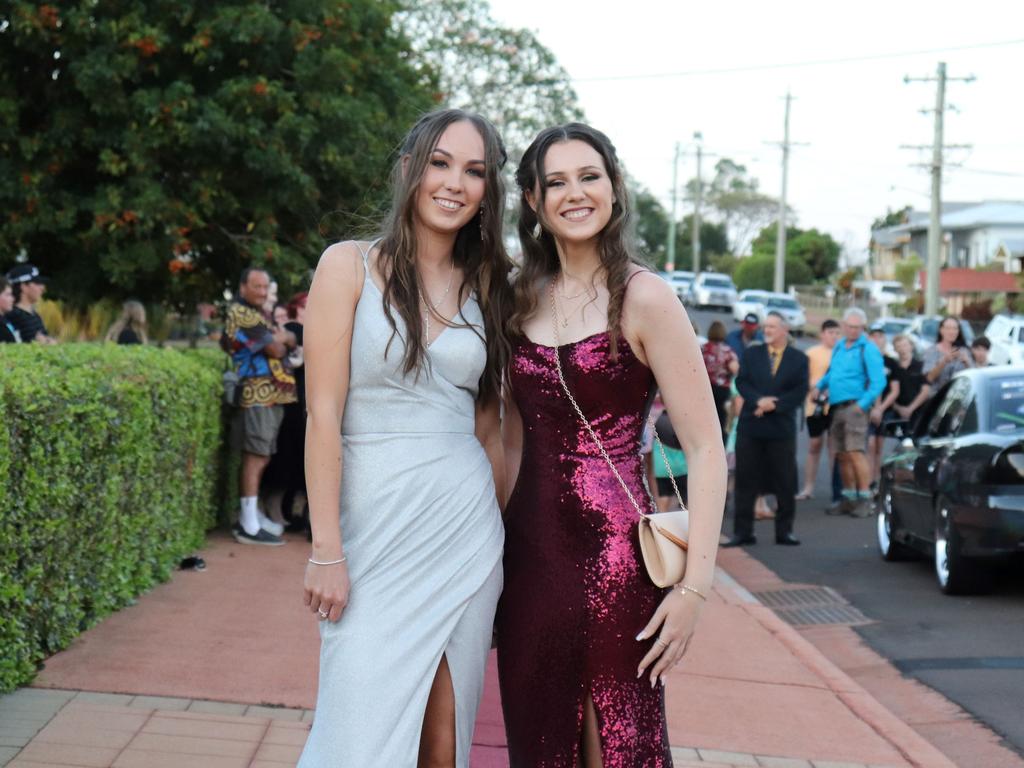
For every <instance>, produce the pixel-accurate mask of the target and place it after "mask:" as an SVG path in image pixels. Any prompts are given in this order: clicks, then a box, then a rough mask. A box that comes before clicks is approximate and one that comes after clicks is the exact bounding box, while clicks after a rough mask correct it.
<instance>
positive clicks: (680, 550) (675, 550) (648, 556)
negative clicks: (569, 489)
mask: <svg viewBox="0 0 1024 768" xmlns="http://www.w3.org/2000/svg"><path fill="white" fill-rule="evenodd" d="M551 285H552V289H551V313H552V319H553V320H554V329H555V368H556V370H557V371H558V381H559V383H560V384H561V385H562V391H563V392H565V396H566V397H567V398H569V402H570V403H572V407H573V408H575V409H576V415H577V416H579V419H580V423H581V424H583V426H584V427H585V428H586V430H587V432H588V433H589V434H590V437H591V439H592V440H593V441H594V444H595V445H597V448H598V450H599V451H600V452H601V455H602V456H603V457H604V460H605V461H606V462H608V467H609V468H610V469H611V471H612V474H613V475H615V479H616V480H618V481H619V485H621V486H622V490H624V491H625V492H626V496H627V497H629V501H630V502H631V503H632V504H633V508H634V509H636V513H637V514H638V515H640V525H639V526H638V531H637V532H638V534H639V537H640V553H641V554H642V555H643V558H644V567H645V568H647V575H648V576H649V577H650V579H651V581H652V582H654V584H655V585H656V586H659V587H672V586H674V585H676V584H678V583H680V582H681V581H682V580H683V574H684V573H686V551H687V549H688V548H689V544H688V542H689V540H690V513H689V512H688V511H687V509H686V505H685V504H683V498H682V495H681V494H680V493H679V487H678V486H677V485H676V479H675V477H673V476H672V468H671V467H670V466H669V463H668V456H666V455H665V447H664V446H663V445H662V443H661V438H660V437H658V430H657V429H655V428H654V419H650V420H649V426H650V428H651V431H652V432H653V433H654V438H655V440H656V441H657V443H658V450H659V451H661V458H662V460H663V461H664V462H665V467H666V469H668V477H669V480H670V481H671V482H672V489H673V490H674V491H675V493H676V500H677V501H678V502H679V509H677V510H674V511H672V512H658V511H657V507H656V506H655V504H654V499H651V507H652V508H653V509H654V510H655V511H653V512H647V513H646V514H645V513H644V511H643V510H642V509H641V508H640V504H639V503H638V502H637V500H636V498H635V497H634V496H633V492H632V491H630V490H629V486H628V485H626V481H625V480H623V479H622V475H621V474H619V470H618V468H617V467H616V466H615V463H614V462H613V461H612V460H611V457H610V456H609V455H608V452H607V451H605V449H604V445H603V444H602V443H601V439H600V438H599V437H598V436H597V433H596V432H594V428H593V427H592V426H590V422H589V421H588V420H587V417H586V416H584V415H583V411H582V410H581V409H580V406H579V404H578V403H577V402H576V398H574V397H573V396H572V392H570V391H569V387H568V385H567V384H566V383H565V376H564V375H563V374H562V361H561V358H560V356H559V354H558V347H559V339H558V315H557V310H556V309H555V293H554V283H553V282H552V284H551Z"/></svg>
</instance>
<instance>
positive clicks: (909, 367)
mask: <svg viewBox="0 0 1024 768" xmlns="http://www.w3.org/2000/svg"><path fill="white" fill-rule="evenodd" d="M892 346H893V349H895V350H896V355H897V366H896V367H895V369H894V373H895V375H896V376H897V377H898V380H899V382H900V394H899V397H897V398H896V403H895V404H894V405H893V407H892V409H893V411H895V413H896V415H897V417H899V418H900V419H903V420H906V421H910V420H911V419H912V418H913V417H914V414H915V413H916V412H917V409H918V408H920V407H921V406H922V405H924V404H925V403H926V402H928V398H929V397H931V394H932V390H931V386H930V385H929V384H928V381H927V379H926V378H925V376H924V372H923V363H922V362H921V361H920V360H918V359H917V358H915V357H914V342H913V341H911V340H910V337H909V336H905V335H904V334H902V333H901V334H899V335H898V336H897V337H896V338H894V339H893V340H892Z"/></svg>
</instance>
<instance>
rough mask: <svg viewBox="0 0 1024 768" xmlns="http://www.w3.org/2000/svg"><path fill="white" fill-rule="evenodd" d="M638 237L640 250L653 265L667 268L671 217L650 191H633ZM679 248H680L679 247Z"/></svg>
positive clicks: (638, 189)
mask: <svg viewBox="0 0 1024 768" xmlns="http://www.w3.org/2000/svg"><path fill="white" fill-rule="evenodd" d="M631 192H632V197H633V215H634V221H635V222H636V235H637V239H638V240H639V242H640V248H641V250H642V251H643V253H644V255H645V256H646V257H647V258H648V260H650V262H651V264H653V265H654V266H656V267H657V268H658V269H664V268H665V259H666V257H667V254H666V252H665V251H666V248H665V244H666V243H667V242H668V224H669V215H668V213H667V212H666V211H665V208H664V207H663V206H662V204H661V203H660V202H658V198H656V197H655V196H654V195H652V194H651V193H650V192H649V191H648V190H646V189H643V188H636V189H633V190H631ZM677 247H678V246H677Z"/></svg>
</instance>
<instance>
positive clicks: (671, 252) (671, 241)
mask: <svg viewBox="0 0 1024 768" xmlns="http://www.w3.org/2000/svg"><path fill="white" fill-rule="evenodd" d="M678 193H679V142H678V141H677V142H676V154H675V157H674V158H673V160H672V216H671V217H670V218H669V220H668V242H667V243H666V244H665V253H666V256H665V271H666V272H671V271H672V270H674V269H675V268H676V198H677V197H678Z"/></svg>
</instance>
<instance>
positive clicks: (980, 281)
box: [918, 268, 1020, 296]
mask: <svg viewBox="0 0 1024 768" xmlns="http://www.w3.org/2000/svg"><path fill="white" fill-rule="evenodd" d="M927 276H928V270H926V269H922V270H921V273H920V274H919V275H918V278H919V279H920V281H921V285H927ZM1019 292H1020V286H1019V285H1017V278H1016V277H1015V276H1014V275H1011V274H1009V273H1007V272H984V271H981V270H977V269H953V268H950V269H943V270H942V271H941V272H939V293H940V294H942V295H943V296H948V295H949V294H952V293H1019Z"/></svg>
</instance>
